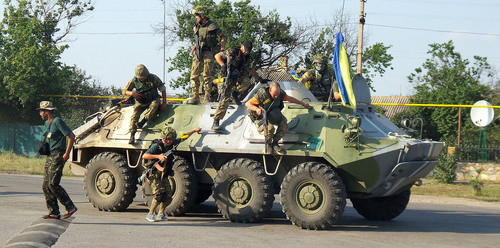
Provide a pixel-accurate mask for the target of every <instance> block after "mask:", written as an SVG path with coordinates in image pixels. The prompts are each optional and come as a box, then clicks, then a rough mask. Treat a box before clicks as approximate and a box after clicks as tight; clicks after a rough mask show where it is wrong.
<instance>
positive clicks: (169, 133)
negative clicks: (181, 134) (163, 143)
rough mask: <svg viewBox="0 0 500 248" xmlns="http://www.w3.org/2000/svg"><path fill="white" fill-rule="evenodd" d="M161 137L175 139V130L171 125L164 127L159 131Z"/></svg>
mask: <svg viewBox="0 0 500 248" xmlns="http://www.w3.org/2000/svg"><path fill="white" fill-rule="evenodd" d="M161 138H162V139H175V138H177V132H176V131H175V130H174V129H173V128H171V127H166V128H165V129H163V131H162V132H161Z"/></svg>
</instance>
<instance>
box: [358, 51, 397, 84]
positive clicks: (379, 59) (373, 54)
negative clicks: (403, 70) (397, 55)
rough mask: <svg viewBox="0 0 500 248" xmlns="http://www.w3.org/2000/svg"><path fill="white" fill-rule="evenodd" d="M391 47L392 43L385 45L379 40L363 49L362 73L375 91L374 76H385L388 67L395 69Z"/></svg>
mask: <svg viewBox="0 0 500 248" xmlns="http://www.w3.org/2000/svg"><path fill="white" fill-rule="evenodd" d="M391 47H392V46H390V45H389V46H384V44H383V43H381V42H378V43H375V44H374V45H371V46H369V47H367V48H366V49H365V50H364V51H363V56H362V57H363V68H362V69H361V73H362V74H363V76H364V78H365V79H366V81H367V83H368V85H369V86H370V88H371V89H372V90H373V91H375V89H374V88H373V87H372V86H371V82H373V78H375V77H377V76H383V75H384V73H385V70H387V69H391V70H393V69H394V68H393V67H392V59H393V58H394V57H392V55H391V54H389V53H388V52H389V48H391Z"/></svg>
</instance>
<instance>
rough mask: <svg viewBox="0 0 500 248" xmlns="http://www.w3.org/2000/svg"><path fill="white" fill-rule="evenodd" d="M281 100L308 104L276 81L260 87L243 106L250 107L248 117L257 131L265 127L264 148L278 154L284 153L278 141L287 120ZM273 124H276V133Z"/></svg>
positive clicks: (307, 106) (306, 105) (286, 127)
mask: <svg viewBox="0 0 500 248" xmlns="http://www.w3.org/2000/svg"><path fill="white" fill-rule="evenodd" d="M283 101H289V102H291V103H297V104H300V105H302V106H304V108H309V107H310V106H309V104H308V103H306V102H303V101H300V100H298V99H297V98H295V97H292V96H289V95H287V94H286V93H285V91H283V90H282V89H281V87H280V85H279V84H278V83H276V82H273V83H271V84H270V85H269V86H267V87H263V88H260V89H259V90H258V91H257V93H255V95H254V97H252V98H251V99H250V100H248V102H247V103H246V104H245V106H246V107H247V108H248V109H250V119H252V121H253V122H254V123H255V124H256V125H257V128H258V130H259V132H265V130H264V128H266V127H267V137H266V146H267V147H266V150H267V151H269V152H272V151H274V152H275V153H277V154H279V155H283V154H285V151H284V150H283V148H281V147H280V146H279V145H278V142H279V140H280V139H281V138H283V136H285V132H286V130H287V129H288V122H287V119H286V117H285V116H283V114H282V113H281V110H282V109H283V107H284V105H283ZM263 110H265V113H266V114H267V116H266V119H267V122H268V123H263V116H262V114H263V112H264V111H263ZM274 125H276V126H277V129H276V133H275V132H274Z"/></svg>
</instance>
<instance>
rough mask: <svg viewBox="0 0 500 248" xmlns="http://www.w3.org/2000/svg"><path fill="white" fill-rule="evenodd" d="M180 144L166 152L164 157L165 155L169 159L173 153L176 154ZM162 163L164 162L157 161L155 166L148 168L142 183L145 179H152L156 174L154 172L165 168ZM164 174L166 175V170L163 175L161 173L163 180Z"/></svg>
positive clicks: (142, 177)
mask: <svg viewBox="0 0 500 248" xmlns="http://www.w3.org/2000/svg"><path fill="white" fill-rule="evenodd" d="M179 144H180V143H179ZM179 144H177V145H175V146H174V147H172V149H170V150H168V151H166V152H165V153H163V155H165V157H166V158H167V159H168V157H169V156H170V155H172V153H174V150H175V149H176V148H177V146H179ZM161 163H162V162H161V161H160V160H159V159H158V161H156V162H155V163H154V164H152V165H151V166H148V167H147V168H146V171H144V173H143V174H142V176H141V181H144V177H147V178H152V177H153V174H154V172H155V171H156V170H160V167H161V168H163V166H162V165H161ZM164 174H165V170H163V171H162V173H161V179H163V175H164Z"/></svg>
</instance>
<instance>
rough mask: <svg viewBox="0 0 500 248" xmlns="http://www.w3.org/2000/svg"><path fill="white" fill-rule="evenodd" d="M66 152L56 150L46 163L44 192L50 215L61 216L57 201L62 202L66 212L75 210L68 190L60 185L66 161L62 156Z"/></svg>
mask: <svg viewBox="0 0 500 248" xmlns="http://www.w3.org/2000/svg"><path fill="white" fill-rule="evenodd" d="M64 152H65V151H60V150H55V151H51V152H50V155H49V156H48V158H47V161H46V162H45V168H44V175H43V184H42V190H43V194H44V195H45V202H46V204H47V208H48V209H49V211H50V214H55V215H59V214H60V212H59V205H58V204H57V201H58V200H59V202H61V204H62V205H64V207H65V208H66V210H70V209H73V208H74V207H75V205H74V204H73V202H72V201H71V199H70V198H69V195H68V193H66V190H64V188H63V187H62V186H61V185H59V183H60V182H61V177H62V171H63V168H64V163H65V162H64V160H63V158H62V156H63V155H64Z"/></svg>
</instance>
